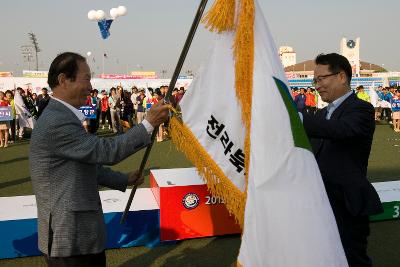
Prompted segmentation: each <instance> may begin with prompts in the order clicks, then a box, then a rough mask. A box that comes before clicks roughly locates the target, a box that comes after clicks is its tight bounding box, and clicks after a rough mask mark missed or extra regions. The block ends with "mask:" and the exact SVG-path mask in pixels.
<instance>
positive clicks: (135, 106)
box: [131, 86, 139, 122]
mask: <svg viewBox="0 0 400 267" xmlns="http://www.w3.org/2000/svg"><path fill="white" fill-rule="evenodd" d="M138 96H139V91H138V89H137V87H136V86H133V87H132V94H131V102H132V104H133V116H132V121H133V122H136V116H137V110H138V104H137V100H136V99H137V97H138Z"/></svg>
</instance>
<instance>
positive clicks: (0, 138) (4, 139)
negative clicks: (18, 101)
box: [0, 91, 10, 147]
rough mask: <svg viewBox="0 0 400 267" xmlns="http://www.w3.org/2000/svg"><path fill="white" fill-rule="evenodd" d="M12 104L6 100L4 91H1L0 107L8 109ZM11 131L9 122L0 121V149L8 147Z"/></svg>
mask: <svg viewBox="0 0 400 267" xmlns="http://www.w3.org/2000/svg"><path fill="white" fill-rule="evenodd" d="M9 105H10V103H9V102H8V101H7V99H6V95H5V94H4V92H3V91H0V107H8V106H9ZM9 129H10V122H9V121H0V147H7V146H8V136H9V134H8V130H9Z"/></svg>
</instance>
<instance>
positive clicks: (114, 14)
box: [110, 7, 119, 19]
mask: <svg viewBox="0 0 400 267" xmlns="http://www.w3.org/2000/svg"><path fill="white" fill-rule="evenodd" d="M110 16H111V18H113V19H115V18H117V17H118V16H119V12H118V8H115V7H113V8H111V9H110Z"/></svg>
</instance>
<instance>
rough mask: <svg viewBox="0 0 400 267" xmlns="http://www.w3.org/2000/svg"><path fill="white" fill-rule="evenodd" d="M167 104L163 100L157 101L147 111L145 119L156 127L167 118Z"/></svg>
mask: <svg viewBox="0 0 400 267" xmlns="http://www.w3.org/2000/svg"><path fill="white" fill-rule="evenodd" d="M168 109H169V105H167V104H164V103H163V101H158V103H156V104H154V105H153V106H152V107H151V108H150V110H149V111H148V112H147V115H146V120H147V121H148V122H149V123H150V124H151V125H152V126H153V127H157V126H158V125H160V124H161V123H163V122H165V121H166V120H167V119H168V113H169V112H168Z"/></svg>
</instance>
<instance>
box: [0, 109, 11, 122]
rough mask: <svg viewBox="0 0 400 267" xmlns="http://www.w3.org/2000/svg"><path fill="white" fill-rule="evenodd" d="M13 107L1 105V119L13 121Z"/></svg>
mask: <svg viewBox="0 0 400 267" xmlns="http://www.w3.org/2000/svg"><path fill="white" fill-rule="evenodd" d="M12 119H13V118H12V112H11V107H10V106H8V107H0V121H12Z"/></svg>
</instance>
